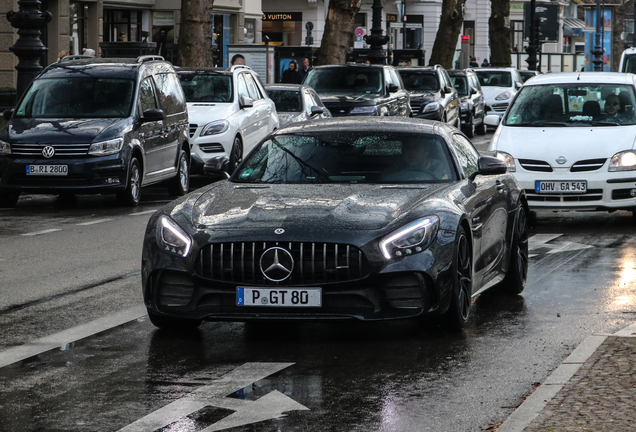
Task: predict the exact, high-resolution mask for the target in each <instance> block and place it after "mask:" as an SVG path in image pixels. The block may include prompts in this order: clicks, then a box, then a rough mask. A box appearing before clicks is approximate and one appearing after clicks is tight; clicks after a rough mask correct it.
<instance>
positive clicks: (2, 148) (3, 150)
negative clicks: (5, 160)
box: [0, 141, 11, 155]
mask: <svg viewBox="0 0 636 432" xmlns="http://www.w3.org/2000/svg"><path fill="white" fill-rule="evenodd" d="M10 154H11V144H9V143H8V142H4V141H0V155H10Z"/></svg>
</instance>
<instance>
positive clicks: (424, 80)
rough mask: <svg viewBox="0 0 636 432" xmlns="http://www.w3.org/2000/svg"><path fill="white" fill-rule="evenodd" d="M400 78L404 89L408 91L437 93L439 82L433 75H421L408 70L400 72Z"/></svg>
mask: <svg viewBox="0 0 636 432" xmlns="http://www.w3.org/2000/svg"><path fill="white" fill-rule="evenodd" d="M400 76H401V77H402V81H403V82H404V87H405V88H406V89H407V90H410V91H416V90H420V91H422V90H423V91H438V90H439V82H438V81H437V76H436V75H435V73H422V72H415V71H408V70H401V71H400Z"/></svg>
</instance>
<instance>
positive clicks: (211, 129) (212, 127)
mask: <svg viewBox="0 0 636 432" xmlns="http://www.w3.org/2000/svg"><path fill="white" fill-rule="evenodd" d="M229 127H230V122H228V121H227V120H221V121H215V122H212V123H208V124H206V125H205V126H204V127H203V129H202V130H201V134H200V135H199V136H207V135H217V134H220V133H223V132H225V131H226V130H228V128H229Z"/></svg>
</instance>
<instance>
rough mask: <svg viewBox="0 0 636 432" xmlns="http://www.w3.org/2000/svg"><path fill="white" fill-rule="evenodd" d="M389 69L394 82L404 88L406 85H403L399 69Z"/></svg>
mask: <svg viewBox="0 0 636 432" xmlns="http://www.w3.org/2000/svg"><path fill="white" fill-rule="evenodd" d="M389 71H390V72H391V78H392V81H393V84H395V85H396V86H398V87H400V88H403V87H404V86H403V85H402V81H400V77H399V75H398V73H397V71H396V70H395V69H390V70H389Z"/></svg>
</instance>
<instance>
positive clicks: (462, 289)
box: [446, 226, 473, 329]
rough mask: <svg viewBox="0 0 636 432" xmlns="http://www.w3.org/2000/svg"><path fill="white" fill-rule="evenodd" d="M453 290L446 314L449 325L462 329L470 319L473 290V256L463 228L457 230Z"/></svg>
mask: <svg viewBox="0 0 636 432" xmlns="http://www.w3.org/2000/svg"><path fill="white" fill-rule="evenodd" d="M451 268H452V278H453V288H452V292H451V304H450V307H449V309H448V311H447V312H446V320H447V322H448V324H449V325H450V326H451V327H453V328H455V329H461V328H464V327H465V326H466V323H467V322H468V320H469V319H470V311H471V306H472V289H473V256H472V249H471V245H470V242H469V240H468V236H467V235H466V232H465V231H464V228H463V227H461V226H460V227H459V228H458V229H457V237H456V239H455V247H454V248H453V265H452V267H451Z"/></svg>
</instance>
